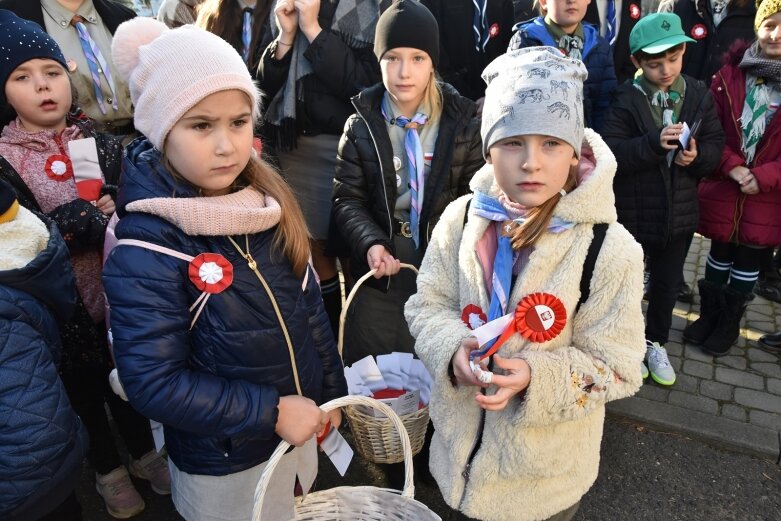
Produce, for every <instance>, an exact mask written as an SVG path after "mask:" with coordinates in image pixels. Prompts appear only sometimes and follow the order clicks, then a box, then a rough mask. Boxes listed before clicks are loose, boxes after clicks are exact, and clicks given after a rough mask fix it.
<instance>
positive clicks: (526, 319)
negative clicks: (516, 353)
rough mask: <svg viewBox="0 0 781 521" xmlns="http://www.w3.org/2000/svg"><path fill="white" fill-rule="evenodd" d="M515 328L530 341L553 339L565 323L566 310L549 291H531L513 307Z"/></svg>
mask: <svg viewBox="0 0 781 521" xmlns="http://www.w3.org/2000/svg"><path fill="white" fill-rule="evenodd" d="M514 324H515V328H516V330H517V331H518V333H520V334H521V336H523V337H524V338H526V339H528V340H531V341H532V342H537V343H539V342H547V341H549V340H553V339H554V338H556V337H557V336H559V333H561V331H562V330H563V329H564V326H565V325H566V324H567V310H566V309H565V308H564V304H563V303H562V302H561V300H559V299H558V298H557V297H555V296H553V295H551V294H550V293H532V294H531V295H528V296H526V297H524V298H523V300H521V301H520V302H519V303H518V307H517V308H515V321H514Z"/></svg>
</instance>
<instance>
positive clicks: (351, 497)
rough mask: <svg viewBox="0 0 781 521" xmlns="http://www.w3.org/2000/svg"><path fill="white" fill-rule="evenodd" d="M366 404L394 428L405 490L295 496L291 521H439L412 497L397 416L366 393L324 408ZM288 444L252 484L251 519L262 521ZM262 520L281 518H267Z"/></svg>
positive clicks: (408, 459) (344, 489)
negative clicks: (268, 497)
mask: <svg viewBox="0 0 781 521" xmlns="http://www.w3.org/2000/svg"><path fill="white" fill-rule="evenodd" d="M352 405H365V406H368V407H372V408H375V409H378V410H380V411H381V412H382V413H383V414H385V415H386V417H387V418H388V420H389V421H390V422H391V424H392V425H393V426H394V428H395V429H397V433H398V437H399V439H400V440H401V441H400V446H401V447H402V452H403V454H404V490H403V491H401V492H399V491H398V490H391V489H387V488H378V487H367V486H364V487H337V488H331V489H328V490H321V491H318V492H312V493H311V494H307V495H306V497H305V498H297V499H296V503H295V511H294V517H293V518H292V520H290V521H411V520H415V521H442V519H441V518H440V517H439V516H438V515H436V514H435V513H434V512H432V511H431V510H429V508H428V507H427V506H426V505H424V504H423V503H421V502H419V501H416V500H415V486H414V485H413V481H412V451H411V450H410V443H409V437H408V436H407V433H406V431H405V429H404V425H403V424H402V422H401V420H400V419H399V417H398V415H397V414H396V413H395V412H393V410H392V409H391V408H390V407H388V406H387V405H385V404H384V403H382V402H379V401H377V400H375V399H373V398H367V397H366V396H345V397H343V398H337V399H336V400H331V401H330V402H328V403H326V404H323V405H322V406H321V408H322V409H323V410H324V411H330V410H332V409H336V408H338V407H345V406H352ZM289 447H290V444H289V443H287V442H285V441H283V442H282V443H280V444H279V446H278V447H277V448H276V450H275V451H274V453H273V454H272V455H271V457H270V458H269V460H268V463H267V465H266V468H265V470H264V471H263V474H262V475H261V476H260V480H259V481H258V485H257V487H255V503H254V507H253V509H252V521H264V520H262V519H261V516H260V513H261V509H262V507H263V501H264V499H265V496H266V489H267V488H268V485H269V483H270V482H271V479H272V474H273V473H274V469H275V468H276V466H277V465H278V464H279V462H280V460H281V459H282V456H284V454H285V452H286V451H287V449H288V448H289ZM265 521H284V520H280V519H273V520H271V519H266V520H265Z"/></svg>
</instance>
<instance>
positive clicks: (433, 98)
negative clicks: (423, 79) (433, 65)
mask: <svg viewBox="0 0 781 521" xmlns="http://www.w3.org/2000/svg"><path fill="white" fill-rule="evenodd" d="M423 103H424V104H425V105H426V106H427V107H429V110H430V112H431V114H429V115H428V121H429V122H432V121H437V120H438V119H439V118H440V116H442V105H443V102H442V87H441V86H440V85H439V78H438V76H437V71H436V70H432V71H431V77H430V78H429V80H428V85H426V90H425V91H424V92H423Z"/></svg>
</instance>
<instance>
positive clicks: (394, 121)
mask: <svg viewBox="0 0 781 521" xmlns="http://www.w3.org/2000/svg"><path fill="white" fill-rule="evenodd" d="M388 105H389V100H388V93H387V91H386V92H385V95H384V97H383V103H382V107H381V110H382V115H383V117H384V118H385V121H387V122H388V123H390V124H391V125H396V126H397V127H401V128H403V129H404V130H405V131H406V132H405V135H404V152H405V155H406V156H407V174H408V176H409V191H410V211H409V224H410V229H411V231H412V240H413V241H415V248H420V212H421V210H422V209H423V189H424V187H425V186H426V164H425V162H424V159H423V144H422V143H421V141H420V133H419V132H418V129H419V128H420V127H421V126H423V125H425V124H426V122H427V121H428V114H423V113H422V112H416V113H415V115H414V116H413V117H412V118H407V117H404V116H396V117H395V118H394V117H393V113H392V112H390V111H389V110H387V107H388Z"/></svg>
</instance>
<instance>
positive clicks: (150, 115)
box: [111, 16, 259, 149]
mask: <svg viewBox="0 0 781 521" xmlns="http://www.w3.org/2000/svg"><path fill="white" fill-rule="evenodd" d="M111 53H112V58H113V60H114V65H115V66H116V68H117V70H118V71H119V74H120V75H121V76H122V78H123V79H124V80H125V81H126V82H127V84H128V86H129V87H130V99H131V100H132V102H133V105H134V106H135V116H134V122H135V126H136V128H137V129H138V130H139V131H140V132H141V133H143V134H144V135H145V136H146V137H147V138H149V141H151V142H152V144H153V145H154V146H155V147H156V148H158V149H162V147H163V144H164V143H165V138H166V136H168V132H169V131H170V130H171V128H172V127H173V126H174V125H175V124H176V122H177V121H179V119H180V118H181V117H182V116H183V115H184V114H185V113H186V112H187V111H188V110H190V109H191V108H193V107H194V106H195V105H197V104H198V103H199V102H200V101H201V100H202V99H203V98H205V97H206V96H209V95H210V94H214V93H215V92H221V91H224V90H233V89H237V90H240V91H242V92H245V93H246V94H247V96H249V98H250V100H251V101H252V116H253V118H254V120H255V121H257V118H258V116H259V108H258V98H259V96H258V90H257V87H256V86H255V84H254V83H253V81H252V78H251V77H250V74H249V71H248V70H247V66H246V65H245V64H244V61H243V60H242V58H241V56H239V54H238V53H237V52H236V50H235V49H234V48H233V47H232V46H231V45H230V44H229V43H228V42H226V41H225V40H223V39H222V38H220V37H219V36H217V35H215V34H212V33H210V32H208V31H205V30H203V29H200V28H198V27H195V26H194V25H185V26H182V27H178V28H176V29H169V28H168V27H166V26H165V24H163V23H162V22H158V21H157V20H154V19H152V18H145V17H141V16H139V17H136V18H133V19H132V20H129V21H127V22H124V23H123V24H121V25H120V26H119V27H117V30H116V32H115V33H114V40H113V43H112V44H111Z"/></svg>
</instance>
